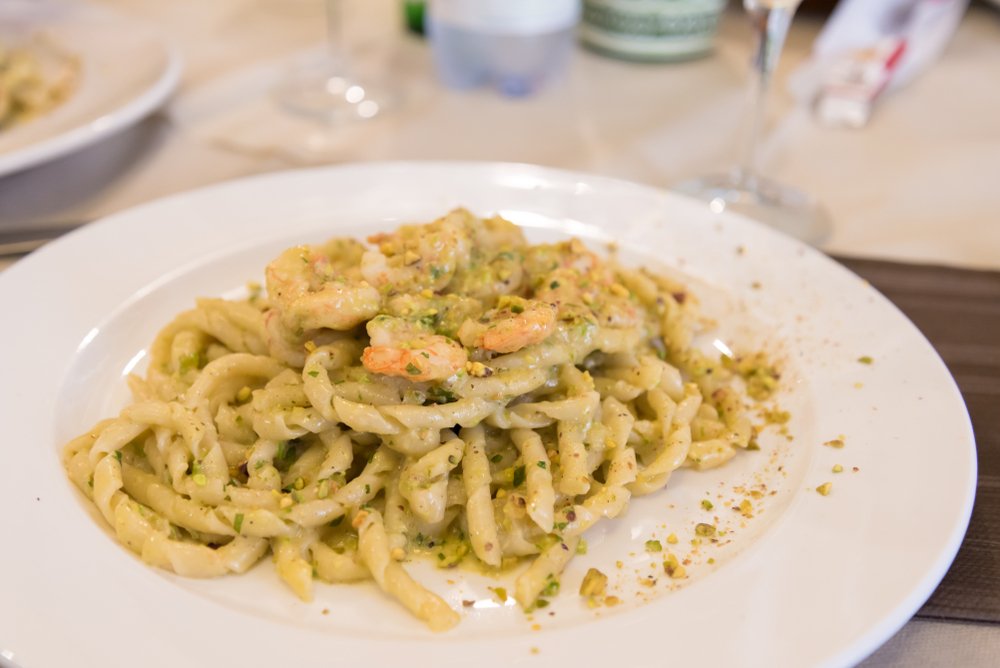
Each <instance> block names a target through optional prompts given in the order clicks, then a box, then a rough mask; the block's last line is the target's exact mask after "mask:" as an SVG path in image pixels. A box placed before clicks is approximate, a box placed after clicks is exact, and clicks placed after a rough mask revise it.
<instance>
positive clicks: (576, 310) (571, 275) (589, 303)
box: [532, 239, 643, 328]
mask: <svg viewBox="0 0 1000 668" xmlns="http://www.w3.org/2000/svg"><path fill="white" fill-rule="evenodd" d="M573 242H576V243H577V244H579V242H578V241H576V240H575V239H574V240H572V241H570V242H566V243H564V244H559V245H558V246H557V247H555V248H557V249H559V250H561V253H556V254H550V255H549V256H548V261H549V266H553V265H554V266H553V268H552V269H551V270H549V271H548V272H547V273H544V274H541V275H540V276H539V277H538V278H536V279H535V281H534V284H535V286H536V287H535V291H534V294H533V295H532V296H533V297H534V299H536V300H540V301H544V302H548V303H550V304H553V305H554V306H555V307H556V308H557V309H558V312H559V318H560V319H561V320H575V319H579V318H583V319H586V320H592V321H594V322H596V323H598V324H600V325H601V326H602V327H612V328H628V327H636V326H638V325H640V324H641V323H642V320H643V315H642V310H641V308H639V306H638V305H637V304H636V302H634V301H633V300H632V299H631V295H630V293H629V291H628V289H627V288H625V286H623V285H622V284H621V283H619V282H618V281H617V279H616V277H615V274H614V271H613V270H612V268H611V266H610V265H609V264H607V263H606V262H603V261H601V259H600V258H599V257H598V256H597V255H595V254H594V253H591V252H590V251H588V250H587V249H586V248H582V246H581V248H582V250H580V249H579V248H577V249H575V247H574V244H573ZM560 258H561V259H560ZM540 264H541V263H540V262H539V258H535V259H534V266H535V267H536V268H537V267H538V266H540Z"/></svg>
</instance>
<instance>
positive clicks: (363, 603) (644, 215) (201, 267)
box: [0, 163, 976, 668]
mask: <svg viewBox="0 0 1000 668" xmlns="http://www.w3.org/2000/svg"><path fill="white" fill-rule="evenodd" d="M458 204H462V205H465V206H467V207H470V208H471V209H473V210H474V211H476V212H479V213H483V214H485V213H488V212H492V211H500V212H503V213H504V214H505V215H508V216H509V217H511V218H512V219H513V220H515V221H517V222H519V223H521V224H523V225H525V226H526V227H527V228H528V233H529V236H530V237H532V238H534V239H543V238H552V237H559V236H562V235H565V234H573V235H578V236H582V237H585V238H588V239H590V240H591V242H595V241H599V240H602V239H605V240H606V239H608V238H614V239H615V240H616V241H617V242H618V243H619V244H620V245H621V247H622V248H623V250H624V251H625V255H626V257H627V258H629V259H631V260H632V261H636V260H639V261H642V262H645V263H648V264H653V265H661V266H667V267H680V268H682V269H683V270H684V271H686V272H688V273H690V274H691V275H692V276H694V277H695V278H696V279H697V280H696V283H697V286H698V287H697V288H696V290H697V292H698V293H700V294H701V295H702V297H703V298H704V299H705V304H706V308H707V310H708V311H709V312H711V313H712V314H713V315H716V316H719V317H721V318H723V320H722V321H721V322H722V323H723V324H724V325H725V326H724V327H722V328H721V329H720V331H721V332H722V337H723V338H726V340H727V341H728V342H730V343H731V344H732V345H742V344H743V343H745V342H750V343H753V337H754V336H756V337H757V341H758V342H759V341H760V340H766V341H768V344H767V347H768V348H769V349H771V350H772V351H773V352H774V354H775V355H778V356H779V357H780V358H781V359H782V360H783V364H784V367H785V376H784V386H785V390H784V391H783V393H782V395H781V403H782V405H783V406H784V407H786V408H788V409H790V410H791V411H792V415H793V419H792V422H791V431H792V433H793V434H794V440H793V441H788V440H786V439H784V438H780V437H778V435H777V434H776V433H774V432H773V430H772V431H771V432H769V435H768V436H767V437H765V438H764V439H763V449H762V451H761V452H757V453H754V452H748V453H744V454H742V455H740V456H738V457H737V458H736V459H735V460H733V461H732V462H731V463H730V464H729V465H727V466H725V467H723V468H721V469H718V470H715V471H712V472H706V473H696V472H692V471H682V472H679V473H678V474H676V475H675V477H674V478H673V479H672V480H671V482H670V484H669V485H668V486H667V488H666V489H665V490H663V491H662V492H661V493H659V494H656V495H653V496H651V497H644V498H642V499H639V500H636V501H635V502H633V503H632V505H631V506H630V507H629V509H628V511H627V513H626V514H625V515H624V516H623V519H620V520H618V521H615V522H607V523H605V524H604V525H598V526H597V527H595V528H594V529H593V530H592V531H591V532H588V534H587V540H588V542H589V544H590V551H589V552H588V554H587V555H585V556H582V557H578V558H577V559H575V560H574V561H573V562H572V564H571V567H570V569H569V571H568V572H567V574H566V575H565V577H564V580H563V593H562V595H561V596H559V597H557V598H556V599H555V603H554V604H553V606H552V607H551V608H549V609H546V610H544V611H541V612H538V613H536V614H535V615H534V618H533V619H532V620H528V619H526V618H525V616H524V615H523V614H522V613H521V612H520V611H518V610H516V609H514V608H509V607H508V608H504V607H501V606H496V605H494V604H492V603H491V598H490V596H489V593H488V592H487V590H486V589H485V586H486V585H487V584H489V583H488V582H485V581H483V580H482V579H481V578H480V577H479V576H476V575H474V574H471V573H465V572H462V571H435V569H434V568H433V567H431V566H427V565H426V564H421V563H411V564H409V566H408V567H409V568H412V569H413V570H414V571H415V572H416V573H417V574H418V575H419V577H420V578H421V579H423V580H425V581H426V582H429V583H430V584H431V586H432V588H434V589H435V590H437V591H439V592H441V593H442V594H443V595H445V597H446V598H447V600H448V601H449V602H450V603H452V604H453V605H455V606H456V607H457V608H458V609H459V610H461V611H462V612H463V620H462V623H461V624H460V625H459V627H458V628H457V629H455V630H454V631H451V632H449V633H447V634H445V635H441V636H433V635H432V634H430V632H428V631H426V630H425V629H424V627H423V626H422V625H421V624H420V623H418V622H416V621H414V620H413V619H411V618H410V617H409V616H408V615H407V614H406V613H405V612H403V611H401V609H400V608H399V607H398V606H397V605H395V604H394V603H392V602H391V601H389V600H388V599H386V598H385V597H384V596H382V595H381V594H380V593H379V592H378V591H377V590H376V589H375V588H374V586H373V585H370V584H361V585H355V586H327V585H319V586H318V587H317V600H316V602H315V603H313V604H304V603H301V602H299V601H298V600H297V599H295V598H294V596H292V595H291V594H290V593H289V592H288V591H287V590H286V589H285V588H284V587H283V586H282V585H281V584H280V583H279V581H278V579H277V576H276V575H275V574H274V572H273V568H272V567H271V565H270V564H269V563H264V564H261V565H259V566H258V567H257V568H255V569H254V570H253V571H251V573H249V574H247V575H246V576H240V577H228V578H222V579H218V580H210V581H204V580H185V579H181V578H177V577H174V576H172V575H169V574H166V573H162V572H159V571H156V570H154V569H150V568H148V567H146V566H144V565H143V564H141V563H140V562H139V560H138V559H137V558H135V557H133V556H132V555H131V554H130V553H129V552H127V551H126V550H125V549H123V548H121V547H119V546H118V545H117V543H116V542H115V541H114V540H113V538H112V537H111V536H110V534H109V533H108V531H107V529H106V528H105V527H104V526H103V524H102V523H101V522H99V521H96V520H94V519H92V518H93V517H94V515H93V513H92V512H91V511H90V510H89V509H88V506H87V504H85V503H84V502H83V500H82V497H81V496H80V495H79V494H77V493H76V492H75V490H74V489H73V488H72V487H71V485H70V483H69V482H67V480H66V479H65V477H64V475H63V471H62V468H61V466H60V464H59V456H58V453H59V448H60V446H61V444H62V443H63V442H64V441H66V440H67V439H68V438H70V437H71V436H73V435H75V434H76V433H78V432H82V431H84V430H85V429H87V428H89V427H90V425H91V423H93V422H95V421H96V420H97V419H98V418H100V417H102V416H106V415H111V414H114V413H115V412H116V411H117V409H118V408H120V407H121V406H122V405H123V403H124V402H125V401H126V400H127V394H126V391H125V383H124V380H123V378H122V376H123V374H124V373H126V372H127V371H128V370H130V369H133V368H135V367H137V366H138V367H140V368H141V366H142V363H143V355H144V347H145V346H146V345H148V343H149V342H150V341H151V340H152V338H153V335H154V333H155V332H156V331H157V330H158V329H159V328H160V327H161V326H162V325H163V324H165V323H166V322H167V321H168V320H169V319H170V318H171V317H172V316H173V315H174V314H175V313H177V312H179V311H180V310H182V309H184V308H188V307H189V306H190V305H191V303H192V301H193V300H194V298H195V297H196V296H198V295H218V294H225V293H227V292H230V291H232V290H233V289H235V288H238V287H240V286H241V285H243V283H244V282H245V281H246V280H248V279H254V278H258V277H259V276H260V273H261V271H262V267H263V266H264V264H265V263H266V262H267V261H268V260H269V259H271V258H272V257H273V256H275V255H276V254H277V253H278V252H279V251H280V250H282V249H283V248H285V247H286V246H288V245H290V244H293V243H297V242H301V241H306V240H321V239H324V238H325V237H328V236H333V235H337V234H352V235H359V234H363V233H364V232H366V231H371V230H383V229H387V228H391V227H393V226H395V225H397V224H398V223H399V222H401V221H420V220H429V219H431V218H433V217H434V216H436V215H439V214H441V213H442V212H444V211H446V210H447V209H449V208H450V207H452V206H455V205H458ZM0 303H3V304H4V305H5V312H6V314H7V319H6V323H7V325H6V326H5V327H3V328H2V329H0V350H2V351H3V352H2V353H0V383H2V384H3V397H4V401H3V402H2V403H0V423H2V424H4V425H5V433H4V436H3V443H4V445H3V447H2V448H0V536H2V537H3V568H2V569H0V591H2V592H4V594H3V600H4V603H3V604H2V605H0V656H6V657H7V658H8V659H9V660H13V661H17V662H18V663H21V664H23V665H24V666H25V668H35V667H37V666H56V665H73V664H75V662H76V660H77V658H78V657H86V658H87V663H88V664H91V665H109V666H110V665H138V664H142V665H144V666H165V667H166V666H169V667H171V668H176V666H194V665H241V666H244V667H249V666H274V665H283V664H285V663H288V662H289V661H291V662H293V663H295V664H296V665H299V666H313V665H315V666H321V665H324V666H325V665H329V664H330V662H331V661H336V662H337V663H345V664H357V663H359V662H365V663H366V664H371V663H372V662H374V663H375V664H384V665H388V664H389V663H390V662H391V663H400V662H404V661H405V662H407V663H412V662H413V661H414V659H415V658H417V657H421V658H423V657H430V656H433V661H434V664H435V665H438V666H467V665H477V666H509V665H521V664H529V663H530V664H536V663H537V664H538V665H571V664H570V662H575V664H574V665H598V664H604V665H616V666H639V665H663V664H665V663H671V664H678V665H683V664H691V663H694V662H698V663H700V664H704V665H768V666H770V665H788V666H807V665H846V664H849V663H852V662H855V661H858V660H859V659H861V658H862V657H864V656H865V655H866V654H868V653H869V652H871V651H872V650H873V649H875V648H876V647H877V646H878V645H879V644H880V643H881V642H883V641H884V640H885V639H886V638H888V637H889V636H890V635H891V634H892V633H893V632H894V631H895V630H896V629H898V628H899V627H900V626H901V625H902V624H903V623H904V622H905V621H906V620H907V619H908V618H909V616H910V615H911V614H912V613H913V612H914V611H915V610H916V609H917V608H918V607H919V606H920V604H921V603H922V602H923V601H924V600H925V599H926V598H927V596H928V595H929V594H930V593H931V591H932V590H933V589H934V587H935V586H936V584H937V583H938V582H939V580H940V579H941V577H942V575H943V574H944V572H945V570H946V569H947V567H948V565H949V564H950V563H951V560H952V558H953V556H954V554H955V552H956V550H957V549H958V545H959V543H960V541H961V539H962V536H963V534H964V532H965V527H966V525H967V522H968V518H969V513H970V510H971V506H972V500H973V493H974V488H975V462H976V460H975V445H974V442H973V436H972V431H971V428H970V425H969V420H968V416H967V413H966V411H965V407H964V405H963V403H962V399H961V396H960V395H959V392H958V390H957V389H956V387H955V384H954V382H953V381H952V379H951V377H950V376H949V375H948V373H947V371H946V369H945V367H944V365H943V364H942V363H941V361H940V359H939V358H938V356H937V355H936V354H935V353H934V351H933V349H932V348H931V346H930V345H929V344H928V343H927V341H926V340H925V339H924V338H923V337H922V336H921V335H920V334H919V333H918V331H917V330H916V329H915V328H914V327H913V325H911V324H910V323H909V322H908V321H907V320H906V319H905V318H904V317H903V316H902V315H901V314H900V313H899V311H897V310H896V309H895V308H894V307H893V306H892V305H891V304H890V303H889V302H888V301H886V300H885V299H884V298H883V297H882V296H881V295H879V294H878V293H877V292H876V291H875V290H873V289H872V288H871V287H869V286H868V285H867V283H865V282H864V281H863V280H861V279H859V278H858V277H857V276H855V275H853V274H851V273H850V272H848V271H846V270H845V269H843V268H842V267H840V266H839V265H837V264H835V263H834V262H832V261H831V260H829V259H827V258H826V257H824V256H822V255H820V254H819V253H817V252H815V251H813V250H811V249H810V248H807V247H805V246H803V245H801V244H799V243H797V242H794V241H791V240H789V239H787V238H785V237H782V236H779V235H777V234H776V233H774V232H772V231H770V230H768V229H766V228H764V227H762V226H760V225H758V224H755V223H753V222H751V221H748V220H745V219H742V218H739V217H736V216H733V215H716V214H711V213H709V212H708V211H707V210H706V209H705V208H704V207H702V206H701V205H698V204H696V203H694V202H692V201H689V200H686V199H682V198H679V197H677V196H675V195H671V194H668V193H664V192H661V191H658V190H654V189H651V188H648V187H644V186H639V185H634V184H630V183H625V182H621V181H615V180H611V179H606V178H601V177H595V176H587V175H582V174H573V173H569V172H561V171H554V170H549V169H544V168H538V167H528V166H522V165H504V164H447V163H445V164H436V163H412V164H406V163H402V164H399V163H393V164H363V165H351V166H346V167H341V168H331V169H322V170H316V171H303V172H289V173H284V174H277V175H271V176H264V177H259V178H254V179H249V180H244V181H236V182H233V183H228V184H223V185H220V186H215V187H212V188H208V189H205V190H200V191H196V192H193V193H189V194H184V195H179V196H175V197H171V198H169V199H165V200H161V201H159V202H156V203H153V204H149V205H147V206H143V207H139V208H137V209H133V210H131V211H128V212H125V213H122V214H119V215H116V216H112V217H110V218H107V219H105V220H104V221H102V222H99V223H95V224H93V225H90V226H88V227H86V228H84V229H81V230H79V231H77V232H75V233H73V234H71V235H69V236H67V237H65V238H64V239H61V240H59V241H57V242H55V243H52V244H50V245H49V246H46V247H45V248H43V249H42V250H41V251H39V252H37V253H35V254H34V255H32V256H30V257H28V258H26V259H24V260H22V261H21V262H19V263H18V264H16V265H14V266H13V267H12V268H11V269H9V270H8V271H6V272H5V273H4V274H2V275H0ZM748 337H749V338H748ZM865 355H868V356H871V357H872V358H874V363H873V364H871V365H865V364H861V363H859V362H858V361H857V360H858V358H859V357H861V356H865ZM841 435H842V436H843V438H844V440H845V442H846V446H845V447H844V448H843V449H834V448H831V447H826V446H824V445H822V443H823V442H824V441H827V440H829V439H833V438H837V437H839V436H841ZM835 464H842V465H843V466H844V467H845V468H846V470H845V472H843V473H840V474H834V473H832V472H831V468H832V467H833V466H834V465H835ZM853 467H857V468H858V469H859V470H858V471H857V472H854V471H853ZM826 481H833V491H832V493H831V494H830V495H829V496H821V495H819V494H817V493H816V492H815V491H814V490H815V488H816V486H817V485H819V484H821V483H823V482H826ZM756 483H761V484H765V485H767V494H766V495H765V497H764V498H763V499H761V500H754V506H755V513H756V516H755V517H754V518H753V519H751V520H748V521H745V522H743V521H742V518H741V517H740V515H739V514H738V513H735V512H733V511H732V510H731V509H730V506H731V505H733V504H734V503H736V502H738V501H739V500H740V499H742V498H743V496H742V495H740V494H735V493H734V492H733V487H734V486H736V485H745V486H750V485H753V484H756ZM772 491H773V492H774V494H773V495H772V494H771V492H772ZM706 495H707V496H708V498H710V499H711V500H712V501H713V503H714V504H715V508H714V509H713V510H712V511H711V512H709V511H705V510H703V509H702V508H701V507H700V500H701V499H703V498H706ZM714 516H718V518H719V519H718V522H719V526H720V529H726V530H727V532H728V533H727V534H726V536H725V540H723V541H721V543H720V544H718V545H707V546H702V548H701V549H700V550H699V551H698V554H695V555H693V556H692V563H691V564H690V568H689V570H690V573H691V577H690V578H689V579H688V580H687V581H685V583H684V586H682V587H676V586H675V585H676V583H674V582H671V581H669V579H667V578H664V577H662V571H661V570H660V568H659V566H658V563H659V561H658V559H657V558H652V556H651V555H650V554H648V553H646V552H645V550H644V549H643V545H644V542H645V540H646V539H647V538H649V537H650V536H656V537H658V538H660V539H661V540H662V539H663V538H664V537H665V536H666V535H667V534H668V533H670V532H675V533H677V534H678V536H679V537H680V539H681V541H680V543H679V544H678V545H677V546H676V547H675V546H670V545H667V546H666V547H668V548H669V549H676V550H677V552H678V553H679V555H680V556H687V554H688V553H689V552H690V551H691V549H692V548H691V545H690V543H689V542H688V541H689V539H690V538H691V536H692V535H693V534H692V528H693V526H694V524H695V522H700V521H709V522H711V521H715V520H714V519H707V518H713V517H714ZM741 524H745V526H742V527H741V526H740V525H741ZM664 525H666V528H664ZM710 558H711V559H712V560H713V561H714V563H709V559H710ZM617 560H621V561H622V562H623V563H622V568H621V569H618V568H616V566H615V561H617ZM590 566H596V567H599V568H601V570H603V571H605V572H607V573H609V574H610V575H611V576H612V582H613V584H615V585H616V586H618V587H619V590H620V592H621V596H622V598H623V599H624V602H623V604H622V605H620V606H618V607H616V608H602V609H600V610H598V611H591V610H588V609H587V608H586V607H585V606H583V605H581V603H580V599H579V597H578V596H577V595H576V593H575V591H576V589H577V588H578V587H579V582H580V578H581V577H582V574H583V573H584V572H585V571H586V569H587V568H588V567H590ZM646 574H654V575H656V576H657V580H658V581H657V583H656V585H655V586H653V587H649V588H647V587H643V586H639V585H638V584H637V579H638V577H640V576H644V575H646ZM447 580H451V581H452V582H451V583H449V582H448V581H447ZM670 589H676V591H668V590H670ZM641 598H645V599H649V602H648V603H646V604H641V600H640V599H641ZM462 600H476V601H478V602H477V604H476V606H475V607H469V608H463V607H462V605H461V601H462ZM324 608H326V609H328V610H329V614H325V615H324V614H322V610H323V609H324ZM549 612H553V613H555V614H554V615H550V614H548V613H549ZM532 624H538V625H539V626H538V629H537V630H536V629H534V628H533V627H532ZM431 643H433V644H431ZM0 663H2V660H0Z"/></svg>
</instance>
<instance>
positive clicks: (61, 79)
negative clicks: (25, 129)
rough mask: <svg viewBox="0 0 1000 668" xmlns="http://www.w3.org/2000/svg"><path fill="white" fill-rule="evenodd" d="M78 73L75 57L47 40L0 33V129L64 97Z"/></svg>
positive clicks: (52, 104)
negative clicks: (13, 37)
mask: <svg viewBox="0 0 1000 668" xmlns="http://www.w3.org/2000/svg"><path fill="white" fill-rule="evenodd" d="M78 76H79V64H78V63H77V61H76V59H75V58H73V57H71V56H69V55H66V54H64V53H62V52H61V51H59V50H58V49H56V48H55V47H54V46H52V45H51V44H50V43H49V42H48V41H46V40H44V39H42V38H35V39H32V40H29V41H27V42H26V43H24V44H15V43H14V41H12V40H5V39H3V38H2V37H0V131H2V130H4V129H6V128H9V127H11V126H13V125H15V124H18V123H23V122H26V121H28V120H30V119H32V118H36V117H38V116H40V115H42V114H44V113H46V112H48V111H51V110H52V109H53V108H54V107H56V106H58V105H59V104H61V103H62V102H64V101H65V100H66V98H68V97H69V96H70V94H71V93H72V92H73V89H74V88H75V86H76V82H77V78H78Z"/></svg>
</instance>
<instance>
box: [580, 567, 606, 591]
mask: <svg viewBox="0 0 1000 668" xmlns="http://www.w3.org/2000/svg"><path fill="white" fill-rule="evenodd" d="M607 587H608V576H607V575H605V574H604V573H602V572H601V571H599V570H597V569H596V568H591V569H589V570H588V571H587V574H586V575H584V576H583V582H581V583H580V596H586V597H590V598H594V597H599V596H604V593H605V592H606V591H607Z"/></svg>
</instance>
